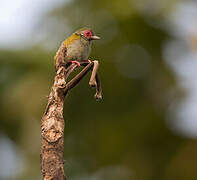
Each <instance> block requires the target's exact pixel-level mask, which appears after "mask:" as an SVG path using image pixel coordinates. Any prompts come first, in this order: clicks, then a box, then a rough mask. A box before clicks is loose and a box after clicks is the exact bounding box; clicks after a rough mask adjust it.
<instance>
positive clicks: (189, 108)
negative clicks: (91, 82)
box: [0, 0, 197, 180]
mask: <svg viewBox="0 0 197 180" xmlns="http://www.w3.org/2000/svg"><path fill="white" fill-rule="evenodd" d="M196 17H197V2H196V1H189V0H187V1H181V0H113V1H112V0H97V1H93V0H57V1H53V0H29V1H25V0H15V1H11V0H7V1H6V0H1V2H0V29H1V30H0V99H1V100H0V117H1V118H0V162H1V163H0V179H1V180H27V179H28V180H35V179H41V175H40V164H39V163H40V160H39V153H40V120H41V117H42V114H43V112H44V109H45V106H46V103H47V95H48V94H49V92H50V87H51V85H52V84H53V78H54V75H55V72H54V65H53V57H54V55H55V52H56V51H57V49H58V48H59V45H60V43H61V42H62V41H63V40H64V39H65V38H66V37H68V36H69V35H70V34H71V33H72V32H73V31H75V30H76V29H78V28H81V27H83V26H88V27H91V28H92V29H93V30H94V31H95V33H96V34H97V35H99V36H100V37H101V38H102V40H100V41H96V42H94V44H93V48H92V54H91V59H97V60H99V62H100V69H99V74H100V78H101V81H102V86H103V94H104V99H103V101H101V102H96V101H95V100H94V98H93V96H94V93H95V90H94V89H91V88H90V87H89V86H88V79H89V76H90V75H89V74H88V75H87V76H86V78H85V79H83V80H82V81H81V83H80V84H79V85H78V86H77V87H76V88H74V89H73V90H72V91H71V92H69V94H68V96H67V97H66V100H65V109H64V117H65V121H66V123H65V152H64V158H65V173H66V175H67V177H68V179H70V180H174V179H179V180H196V179H197V168H196V167H197V141H196V138H197V81H196V76H197V21H196Z"/></svg>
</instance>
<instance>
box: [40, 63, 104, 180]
mask: <svg viewBox="0 0 197 180" xmlns="http://www.w3.org/2000/svg"><path fill="white" fill-rule="evenodd" d="M81 65H83V66H85V67H84V68H83V69H82V70H81V71H80V72H79V73H78V74H77V75H76V76H75V77H74V78H73V79H71V80H70V81H69V82H67V79H68V77H69V75H70V74H71V73H72V72H73V71H74V70H75V69H77V65H76V64H71V65H70V66H69V67H67V68H66V67H64V66H61V67H60V68H59V69H58V71H57V73H56V76H55V78H54V84H53V86H52V88H51V92H50V95H49V97H48V103H47V107H46V110H45V113H44V115H43V117H42V122H41V141H42V146H41V154H40V156H41V170H42V175H43V179H44V180H65V179H66V176H65V174H64V160H63V151H64V118H63V107H64V99H65V97H66V95H67V93H68V91H69V90H71V89H72V88H74V87H75V86H76V85H77V84H78V83H79V82H80V80H81V79H82V78H83V77H84V76H85V75H86V74H87V72H89V71H90V70H92V74H91V78H90V82H89V84H90V86H93V87H96V94H95V98H96V99H97V100H100V99H102V88H101V83H100V80H99V77H98V74H97V70H98V61H92V62H81Z"/></svg>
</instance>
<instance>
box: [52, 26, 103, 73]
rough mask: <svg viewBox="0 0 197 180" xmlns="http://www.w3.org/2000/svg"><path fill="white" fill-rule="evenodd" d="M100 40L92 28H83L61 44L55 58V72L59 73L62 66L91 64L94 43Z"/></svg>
mask: <svg viewBox="0 0 197 180" xmlns="http://www.w3.org/2000/svg"><path fill="white" fill-rule="evenodd" d="M99 39H100V37H99V36H96V35H95V34H94V33H93V31H92V30H91V29H90V28H87V27H83V28H81V29H79V30H77V31H75V32H74V33H73V34H72V35H71V36H69V37H68V38H66V39H65V40H64V41H63V42H62V43H61V45H60V47H59V49H58V51H57V53H56V55H55V57H54V59H55V70H56V71H57V70H58V69H59V68H60V67H61V66H65V67H68V66H69V65H70V64H73V63H75V64H77V66H80V62H81V61H88V62H89V61H90V60H88V57H89V55H90V52H91V45H92V41H93V40H99Z"/></svg>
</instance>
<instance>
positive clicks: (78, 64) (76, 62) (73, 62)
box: [70, 61, 80, 67]
mask: <svg viewBox="0 0 197 180" xmlns="http://www.w3.org/2000/svg"><path fill="white" fill-rule="evenodd" d="M70 62H71V64H77V66H78V67H80V63H79V62H78V61H70Z"/></svg>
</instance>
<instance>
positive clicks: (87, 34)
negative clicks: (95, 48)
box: [75, 28, 100, 41]
mask: <svg viewBox="0 0 197 180" xmlns="http://www.w3.org/2000/svg"><path fill="white" fill-rule="evenodd" d="M75 34H76V35H79V36H80V37H82V38H84V39H85V40H87V41H91V40H99V39H100V37H98V36H96V35H94V33H93V32H92V30H91V29H89V28H81V29H79V30H77V31H76V32H75Z"/></svg>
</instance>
